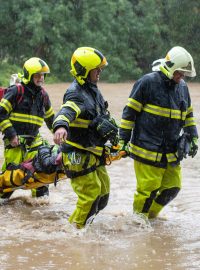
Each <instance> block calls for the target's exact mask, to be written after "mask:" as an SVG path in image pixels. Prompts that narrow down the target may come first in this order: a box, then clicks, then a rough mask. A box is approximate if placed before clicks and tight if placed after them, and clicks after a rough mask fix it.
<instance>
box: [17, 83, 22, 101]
mask: <svg viewBox="0 0 200 270" xmlns="http://www.w3.org/2000/svg"><path fill="white" fill-rule="evenodd" d="M16 86H17V103H18V104H19V103H20V102H21V101H22V99H23V96H24V86H23V85H22V84H20V83H18V84H16Z"/></svg>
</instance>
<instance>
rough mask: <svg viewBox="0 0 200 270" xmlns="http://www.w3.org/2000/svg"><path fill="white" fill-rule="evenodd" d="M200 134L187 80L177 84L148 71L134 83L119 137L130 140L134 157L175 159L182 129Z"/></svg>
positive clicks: (148, 160)
mask: <svg viewBox="0 0 200 270" xmlns="http://www.w3.org/2000/svg"><path fill="white" fill-rule="evenodd" d="M182 129H183V130H184V131H185V132H187V133H189V134H190V135H191V137H198V134H197V129H196V123H195V119H194V116H193V109H192V105H191V99H190V94H189V91H188V87H187V85H186V83H185V82H184V81H183V80H181V82H180V83H179V84H175V82H174V81H173V80H169V79H167V77H165V75H163V74H162V73H161V72H153V73H150V74H146V75H145V76H143V77H142V78H141V79H139V80H138V81H137V82H136V83H135V84H134V86H133V89H132V91H131V94H130V96H129V99H128V102H127V104H126V106H125V108H124V110H123V115H122V119H121V125H120V138H121V139H123V140H125V141H126V142H128V141H130V142H131V143H130V153H131V156H132V157H133V158H135V159H137V160H140V161H143V162H146V163H150V164H155V163H156V164H157V165H158V166H159V163H162V160H163V154H165V162H174V161H176V160H177V157H176V152H177V148H176V144H177V140H178V138H179V136H180V132H181V130H182Z"/></svg>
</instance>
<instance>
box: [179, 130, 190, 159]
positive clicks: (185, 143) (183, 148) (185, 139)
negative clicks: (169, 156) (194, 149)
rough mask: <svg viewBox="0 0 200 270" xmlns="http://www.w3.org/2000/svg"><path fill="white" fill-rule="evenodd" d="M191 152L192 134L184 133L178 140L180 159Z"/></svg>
mask: <svg viewBox="0 0 200 270" xmlns="http://www.w3.org/2000/svg"><path fill="white" fill-rule="evenodd" d="M189 152H190V135H189V134H188V133H183V134H182V135H181V137H180V138H179V139H178V141H177V154H178V161H181V160H183V158H187V155H189Z"/></svg>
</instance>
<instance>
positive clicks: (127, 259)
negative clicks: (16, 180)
mask: <svg viewBox="0 0 200 270" xmlns="http://www.w3.org/2000/svg"><path fill="white" fill-rule="evenodd" d="M132 84H133V83H132V82H130V83H124V84H105V83H100V84H99V88H100V89H101V90H102V92H103V94H104V97H105V98H106V99H107V100H108V102H109V104H110V111H111V113H112V114H113V115H114V116H115V117H116V119H117V120H118V121H119V120H120V117H121V113H122V109H123V107H124V105H125V104H126V101H127V98H128V95H129V93H130V91H131V89H132ZM67 86H68V84H53V85H47V86H46V89H47V90H48V92H49V95H50V97H51V100H52V104H53V107H54V109H55V111H56V112H57V111H58V110H59V108H60V105H61V103H62V97H63V94H64V92H65V89H66V87H67ZM189 87H190V93H191V97H192V100H193V106H194V111H195V116H196V119H197V125H198V128H199V126H200V106H199V104H200V85H199V84H196V83H193V84H189ZM41 133H42V135H43V136H44V137H46V138H47V139H48V140H49V141H50V142H52V134H51V133H50V132H49V131H48V130H47V128H46V127H45V126H44V127H42V129H41ZM0 148H1V151H0V158H1V159H0V161H1V163H2V157H3V147H2V140H1V144H0ZM199 158H200V151H199V153H198V154H197V156H195V158H194V159H192V158H187V159H186V160H184V162H183V163H182V167H183V188H182V191H181V192H180V193H179V195H178V197H177V198H176V199H175V200H174V201H173V202H172V203H171V204H169V206H167V207H166V208H165V209H164V210H163V212H162V213H161V218H159V219H157V220H155V221H152V222H151V223H150V224H147V225H145V224H144V225H140V226H139V225H138V223H137V217H135V216H134V215H133V214H132V201H133V193H134V190H135V185H136V180H135V175H134V172H133V162H132V160H131V159H129V158H126V159H123V160H120V161H116V162H113V164H112V165H111V166H109V167H108V171H109V174H110V177H111V193H110V200H109V204H108V206H107V207H106V208H105V209H104V210H103V211H102V212H101V213H100V214H99V215H98V216H97V217H96V219H95V221H94V223H93V225H92V226H90V227H88V228H86V229H84V230H81V231H77V230H75V229H74V228H72V227H71V226H70V225H69V224H68V221H67V217H68V215H70V214H71V213H72V211H73V209H74V207H75V203H76V196H75V194H74V193H73V191H72V188H71V186H70V182H69V180H68V179H66V180H64V181H62V182H59V183H58V185H57V186H56V187H54V186H53V185H51V186H50V199H49V204H44V202H43V201H36V202H35V201H33V200H31V198H30V191H29V190H27V191H24V190H17V191H16V192H15V193H14V194H13V196H12V199H11V201H10V202H9V203H7V204H2V205H0V217H1V218H0V228H1V229H0V269H1V270H8V269H13V270H25V269H31V270H40V269H41V270H51V269H57V270H66V269H67V270H68V269H69V270H92V269H95V270H114V269H122V270H133V269H137V270H147V269H154V270H160V269H161V270H163V269H164V270H183V269H184V270H186V269H187V270H193V269H200V166H199Z"/></svg>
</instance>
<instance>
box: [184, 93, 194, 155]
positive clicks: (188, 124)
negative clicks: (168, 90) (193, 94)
mask: <svg viewBox="0 0 200 270" xmlns="http://www.w3.org/2000/svg"><path fill="white" fill-rule="evenodd" d="M188 104H189V107H188V109H187V112H186V119H185V125H184V127H183V130H184V133H187V134H189V141H190V147H189V148H190V149H189V154H188V155H189V156H192V158H193V157H194V156H195V155H196V154H197V151H198V131H197V127H196V121H195V117H194V114H193V107H192V104H191V99H190V96H189V97H188Z"/></svg>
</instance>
